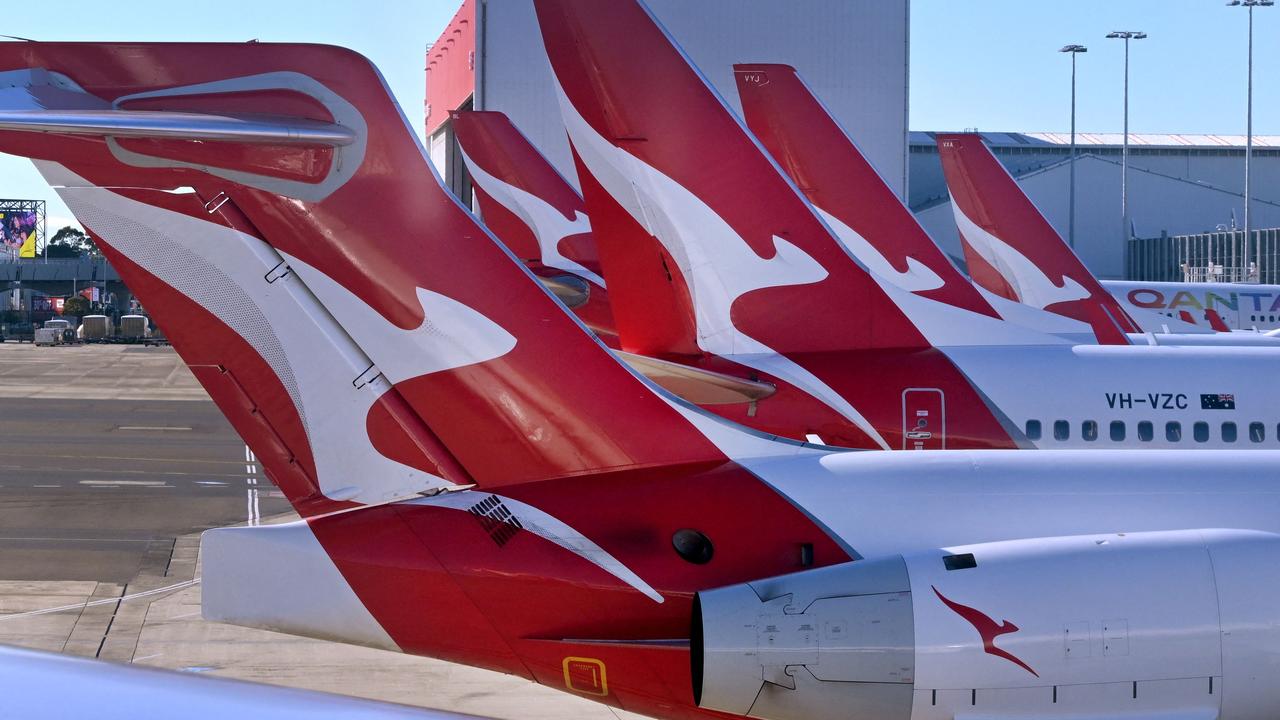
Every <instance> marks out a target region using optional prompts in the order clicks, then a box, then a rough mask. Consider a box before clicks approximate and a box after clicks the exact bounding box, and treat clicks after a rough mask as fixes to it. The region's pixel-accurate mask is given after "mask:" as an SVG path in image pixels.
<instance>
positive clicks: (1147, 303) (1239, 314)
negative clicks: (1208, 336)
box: [1102, 280, 1280, 337]
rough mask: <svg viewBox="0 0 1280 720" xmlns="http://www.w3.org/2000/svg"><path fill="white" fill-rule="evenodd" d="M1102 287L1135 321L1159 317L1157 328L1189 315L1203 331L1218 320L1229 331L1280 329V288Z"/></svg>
mask: <svg viewBox="0 0 1280 720" xmlns="http://www.w3.org/2000/svg"><path fill="white" fill-rule="evenodd" d="M1102 286H1103V287H1105V288H1106V289H1107V291H1108V292H1110V293H1111V294H1113V295H1115V297H1116V300H1118V301H1119V302H1120V304H1121V306H1122V307H1124V308H1125V309H1126V310H1127V311H1129V313H1130V314H1132V315H1133V316H1134V317H1144V316H1146V317H1150V314H1151V313H1155V315H1156V316H1157V317H1156V318H1155V323H1156V324H1161V325H1162V324H1170V325H1171V326H1172V325H1173V324H1174V323H1177V322H1178V321H1179V320H1181V318H1182V314H1183V313H1186V314H1188V315H1190V316H1191V318H1192V319H1193V320H1196V321H1197V325H1198V326H1199V327H1202V328H1203V327H1206V326H1212V325H1213V323H1214V322H1215V319H1216V321H1218V322H1221V323H1222V324H1223V325H1225V326H1226V329H1228V330H1252V331H1257V332H1263V333H1266V332H1270V331H1274V330H1277V329H1280V285H1255V284H1245V283H1179V282H1139V281H1130V280H1103V281H1102ZM1244 337H1248V335H1245V336H1244Z"/></svg>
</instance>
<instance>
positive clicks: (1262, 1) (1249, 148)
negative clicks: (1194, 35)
mask: <svg viewBox="0 0 1280 720" xmlns="http://www.w3.org/2000/svg"><path fill="white" fill-rule="evenodd" d="M1227 5H1229V6H1234V7H1240V6H1243V7H1246V8H1249V70H1248V75H1249V79H1248V83H1247V84H1248V91H1247V92H1246V93H1245V94H1246V97H1247V99H1246V101H1245V121H1244V122H1245V131H1244V259H1243V260H1241V263H1240V264H1241V267H1242V269H1243V271H1244V279H1245V280H1246V281H1247V280H1248V279H1249V277H1250V275H1249V245H1250V244H1251V243H1252V240H1253V238H1252V235H1251V231H1252V229H1253V226H1252V225H1250V224H1249V160H1250V159H1251V158H1252V157H1253V9H1254V8H1255V7H1269V6H1271V5H1275V0H1231V2H1229V3H1227Z"/></svg>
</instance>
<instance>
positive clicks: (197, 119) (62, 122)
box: [0, 108, 356, 147]
mask: <svg viewBox="0 0 1280 720" xmlns="http://www.w3.org/2000/svg"><path fill="white" fill-rule="evenodd" d="M0 130H18V131H22V132H44V133H59V134H64V135H95V136H106V137H131V138H150V139H154V140H210V141H217V142H237V143H250V144H259V145H324V146H329V147H343V146H346V145H350V144H351V143H353V142H355V139H356V136H355V133H353V132H352V131H350V130H348V129H347V128H344V127H342V126H341V125H334V124H333V123H326V122H319V121H317V120H308V119H306V118H294V117H247V116H246V117H237V116H234V115H209V114H205V113H187V112H166V111H158V110H7V109H4V108H0Z"/></svg>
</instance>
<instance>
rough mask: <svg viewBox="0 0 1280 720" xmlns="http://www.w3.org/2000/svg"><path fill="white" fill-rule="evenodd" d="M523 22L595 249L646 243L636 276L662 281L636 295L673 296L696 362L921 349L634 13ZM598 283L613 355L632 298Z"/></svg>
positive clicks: (690, 72) (901, 318) (576, 7)
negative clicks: (686, 322)
mask: <svg viewBox="0 0 1280 720" xmlns="http://www.w3.org/2000/svg"><path fill="white" fill-rule="evenodd" d="M535 9H536V12H537V16H538V21H539V25H540V28H541V32H542V36H543V40H544V45H545V47H546V49H547V54H548V57H549V59H550V62H551V66H552V70H553V74H554V80H555V83H556V90H557V93H558V94H559V100H560V106H561V113H562V115H563V117H564V120H565V125H566V128H567V130H568V133H569V138H570V143H571V145H572V148H573V150H574V152H575V153H576V155H577V159H578V167H579V173H578V174H579V179H580V181H581V183H582V187H583V196H584V197H585V198H586V202H587V205H588V209H589V211H590V214H591V216H592V223H593V226H594V228H595V231H596V235H597V238H598V240H599V242H600V244H601V252H602V255H603V256H604V260H605V266H606V268H610V272H611V274H612V269H611V268H612V267H613V265H612V263H611V258H610V256H609V254H608V253H609V252H610V251H609V250H607V249H605V245H606V244H608V243H628V244H629V246H630V247H631V248H632V249H633V250H634V248H635V247H637V246H641V245H643V244H644V243H646V242H648V243H653V244H655V245H657V248H656V249H655V250H654V251H651V252H648V256H647V258H646V262H648V265H649V266H650V268H651V270H652V272H650V273H648V275H647V276H648V277H664V276H667V275H670V276H672V277H673V281H672V282H663V283H656V282H655V283H652V284H651V285H650V286H649V287H648V288H647V292H648V293H650V294H658V293H668V294H670V293H677V294H678V293H679V292H682V291H683V292H687V294H688V298H689V300H690V302H689V305H690V306H691V309H692V313H693V315H694V322H693V334H694V337H693V340H694V341H695V342H696V344H697V348H695V349H700V350H701V351H703V352H707V353H712V354H716V355H734V354H750V353H757V354H759V353H768V352H781V353H789V352H820V351H827V350H847V349H859V348H866V349H870V348H884V347H905V348H927V347H929V343H928V341H927V340H926V339H925V338H924V337H923V336H922V335H921V333H920V331H919V330H918V328H917V327H916V326H915V325H914V324H913V323H912V322H911V320H909V319H908V318H907V317H906V316H905V315H904V313H903V312H902V310H901V309H900V308H899V307H897V305H895V303H894V302H893V301H892V300H891V299H890V298H889V297H888V296H887V295H886V294H885V293H884V292H883V291H882V290H881V288H880V287H879V286H878V285H877V284H876V281H875V280H874V279H873V278H872V277H871V276H870V275H869V274H868V273H867V272H866V271H865V270H864V269H863V268H862V267H860V266H859V265H857V264H856V263H855V262H853V261H852V260H851V258H850V257H849V255H848V254H847V252H846V251H845V250H844V249H843V247H842V246H841V245H840V244H839V243H838V242H837V241H836V240H835V239H834V238H833V237H832V235H831V234H830V232H829V230H828V228H827V227H826V226H825V225H824V224H823V222H822V221H821V220H820V219H819V217H818V216H817V215H816V213H815V212H814V211H813V209H812V208H811V207H810V206H809V205H808V203H807V202H806V201H805V200H804V198H803V197H802V196H801V195H799V194H798V193H797V191H796V189H795V187H794V186H793V185H791V183H790V182H788V180H787V179H786V177H785V176H784V175H782V174H781V173H780V172H779V169H778V168H777V166H776V165H774V164H773V162H772V161H771V160H770V159H769V158H768V156H767V155H766V154H765V153H764V152H763V151H762V148H761V147H760V146H759V145H758V144H757V142H756V141H755V139H754V138H753V137H752V136H751V134H750V133H749V132H747V131H746V129H745V128H744V127H743V126H742V125H741V123H740V122H739V121H738V120H737V119H736V118H735V116H734V115H733V114H732V113H731V112H730V111H729V110H728V109H727V108H726V107H725V105H724V103H723V100H722V99H721V98H720V97H719V96H718V95H716V93H715V92H714V90H712V89H711V87H710V86H709V85H708V84H707V82H706V81H705V80H704V79H703V78H702V77H701V76H700V75H699V73H698V71H697V70H696V69H694V68H693V67H692V66H691V64H690V63H689V61H688V60H687V58H685V57H684V56H683V54H682V53H681V51H680V50H679V49H678V48H677V47H676V46H675V45H674V43H673V42H672V41H671V40H670V38H668V37H667V36H666V34H665V32H664V30H663V29H662V27H661V26H660V25H659V24H658V23H657V22H656V21H655V20H654V19H653V18H652V17H651V16H650V15H649V14H648V12H647V11H646V9H645V8H644V7H643V6H642V5H640V4H638V3H619V4H617V5H616V6H610V12H608V13H602V12H599V10H598V7H596V4H595V3H592V2H584V1H580V0H548V1H547V2H538V3H536V4H535ZM636 58H643V59H644V60H643V62H637V61H636ZM597 189H598V190H599V192H595V190H597ZM597 207H599V208H600V209H599V210H597ZM668 262H669V263H672V264H674V266H675V267H670V266H665V267H664V263H668ZM638 264H639V261H637V265H638ZM674 278H680V281H675V279H674ZM611 285H612V287H611V290H613V291H614V293H615V294H614V295H613V298H612V299H613V301H614V305H615V311H616V313H617V315H618V317H619V322H620V330H621V331H622V335H623V337H624V347H625V345H626V342H625V336H626V334H627V333H626V329H625V327H622V326H621V324H622V320H621V318H622V316H623V315H624V313H625V312H626V311H625V310H624V308H623V307H622V305H623V303H624V301H625V300H628V299H635V298H643V297H644V293H642V292H637V293H634V294H630V293H628V294H627V296H626V297H624V296H622V295H619V294H617V293H618V292H620V288H619V287H618V281H616V280H613V279H612V278H611ZM669 304H672V305H676V306H679V304H680V303H669ZM780 307H786V308H788V312H786V313H780V312H778V308H780ZM681 339H682V338H681V337H680V336H677V337H676V338H674V339H673V342H677V341H679V340H681ZM662 350H663V348H648V349H647V351H649V352H654V353H660V352H662ZM669 350H670V351H671V352H676V353H679V352H687V351H688V350H689V348H688V347H687V345H686V346H676V347H672V348H670V349H669Z"/></svg>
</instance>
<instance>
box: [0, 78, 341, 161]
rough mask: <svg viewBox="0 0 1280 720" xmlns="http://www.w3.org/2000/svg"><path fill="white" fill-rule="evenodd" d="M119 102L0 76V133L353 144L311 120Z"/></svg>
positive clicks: (53, 82)
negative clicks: (139, 106) (132, 106)
mask: <svg viewBox="0 0 1280 720" xmlns="http://www.w3.org/2000/svg"><path fill="white" fill-rule="evenodd" d="M135 97H136V98H137V99H138V100H144V98H142V97H141V96H135ZM126 99H127V98H126ZM120 104H121V102H120V100H117V101H116V102H115V103H111V102H108V101H106V100H104V99H103V98H101V97H98V96H96V95H94V94H92V93H89V92H87V91H85V90H84V89H83V88H81V87H80V86H79V85H78V84H76V83H75V82H74V81H72V80H71V79H70V78H68V77H67V76H65V75H63V74H61V73H57V72H50V71H48V70H45V69H43V68H32V69H29V70H10V71H8V72H3V73H0V130H14V131H18V132H41V133H57V134H60V135H92V136H95V137H117V138H146V139H151V140H205V141H216V142H235V143H247V144H256V145H315V146H326V147H344V146H347V145H351V144H352V143H354V142H355V141H356V133H355V132H354V131H353V130H351V129H350V128H346V127H343V126H341V125H336V124H334V123H330V122H323V121H320V120H313V119H310V118H303V117H295V116H289V115H276V114H266V113H255V112H218V113H204V112H176V111H172V110H156V109H147V110H137V109H122V108H121V107H119V105H120Z"/></svg>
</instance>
